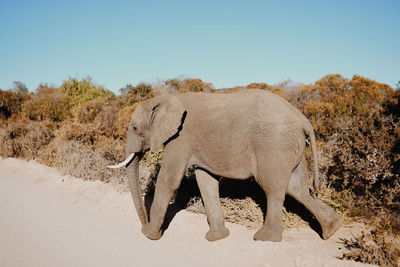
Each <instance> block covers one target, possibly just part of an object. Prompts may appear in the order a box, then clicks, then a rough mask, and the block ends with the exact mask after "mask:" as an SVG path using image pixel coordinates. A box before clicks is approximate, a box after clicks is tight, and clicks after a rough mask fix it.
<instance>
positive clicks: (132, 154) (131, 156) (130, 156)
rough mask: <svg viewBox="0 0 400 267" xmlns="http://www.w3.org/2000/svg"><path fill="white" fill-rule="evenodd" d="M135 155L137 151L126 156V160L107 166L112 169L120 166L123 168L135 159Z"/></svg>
mask: <svg viewBox="0 0 400 267" xmlns="http://www.w3.org/2000/svg"><path fill="white" fill-rule="evenodd" d="M134 156H135V153H131V154H129V156H128V157H127V158H126V160H124V161H123V162H121V163H119V164H117V165H110V166H107V168H110V169H118V168H122V167H125V166H126V165H128V163H129V162H130V161H131V160H132V159H133V157H134Z"/></svg>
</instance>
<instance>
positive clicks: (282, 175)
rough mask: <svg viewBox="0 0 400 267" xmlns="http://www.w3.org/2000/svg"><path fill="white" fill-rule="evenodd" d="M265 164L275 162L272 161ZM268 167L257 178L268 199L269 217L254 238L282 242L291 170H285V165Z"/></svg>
mask: <svg viewBox="0 0 400 267" xmlns="http://www.w3.org/2000/svg"><path fill="white" fill-rule="evenodd" d="M264 162H273V161H272V159H271V160H269V161H264ZM268 165H269V166H266V167H261V168H259V170H258V173H257V177H256V180H257V182H258V183H259V184H260V186H261V187H262V188H263V190H264V192H265V194H266V197H267V215H266V218H265V222H264V225H263V227H262V228H261V229H260V230H258V231H257V232H256V233H255V235H254V237H253V238H254V240H262V241H274V242H279V241H281V240H282V231H283V202H284V200H285V194H286V188H287V184H288V181H289V178H290V171H288V170H289V168H285V167H286V166H284V165H285V164H284V163H282V164H276V165H271V164H268ZM259 166H260V164H259Z"/></svg>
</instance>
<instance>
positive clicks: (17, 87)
mask: <svg viewBox="0 0 400 267" xmlns="http://www.w3.org/2000/svg"><path fill="white" fill-rule="evenodd" d="M10 90H11V91H13V92H15V93H18V94H27V93H28V88H27V87H26V85H25V84H24V83H23V82H20V81H14V82H13V86H12V87H11V88H10Z"/></svg>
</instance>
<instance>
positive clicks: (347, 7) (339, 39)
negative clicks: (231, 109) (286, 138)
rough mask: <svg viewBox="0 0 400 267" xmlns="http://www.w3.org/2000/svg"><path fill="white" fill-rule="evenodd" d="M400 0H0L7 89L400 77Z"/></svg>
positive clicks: (1, 73)
mask: <svg viewBox="0 0 400 267" xmlns="http://www.w3.org/2000/svg"><path fill="white" fill-rule="evenodd" d="M399 14H400V1H397V0H393V1H390V0H381V1H378V0H375V1H369V0H359V1H353V0H348V1H250V0H248V1H235V0H231V1H217V0H215V1H207V0H203V1H189V0H186V1H173V0H169V1H117V0H115V1H83V0H79V1H75V0H70V1H41V0H38V1H18V0H9V1H6V0H0V88H2V89H8V88H9V87H11V85H12V82H13V81H22V82H24V83H25V84H26V85H27V86H28V88H29V90H31V91H32V90H35V88H36V87H37V86H38V85H39V83H41V82H47V83H53V84H55V85H60V84H61V83H62V81H63V80H66V79H68V77H70V76H71V77H80V78H82V77H86V76H88V75H90V76H92V78H93V80H94V81H96V82H97V83H98V84H100V85H103V86H105V87H106V88H107V89H109V90H112V91H114V92H118V90H119V88H121V87H124V86H125V85H126V84H127V83H132V84H137V83H138V82H140V81H148V82H156V81H157V80H159V79H161V80H163V79H168V78H175V77H178V76H180V75H184V76H186V77H192V78H201V79H203V80H204V81H207V82H211V83H213V84H214V86H215V87H216V88H223V87H232V86H236V85H246V84H248V83H250V82H266V83H268V84H275V83H278V82H281V81H283V80H285V79H288V78H290V79H291V80H293V81H296V82H303V83H311V82H314V81H316V80H317V79H319V78H321V77H322V76H324V75H326V74H330V73H340V74H342V75H343V76H344V77H347V78H351V77H352V76H353V75H354V74H359V75H362V76H366V77H369V78H371V79H374V80H376V81H378V82H383V83H387V84H389V85H391V86H392V87H393V86H394V84H395V83H396V82H397V81H399V80H400V52H399V51H400V48H399V47H400V42H399V41H400V19H399Z"/></svg>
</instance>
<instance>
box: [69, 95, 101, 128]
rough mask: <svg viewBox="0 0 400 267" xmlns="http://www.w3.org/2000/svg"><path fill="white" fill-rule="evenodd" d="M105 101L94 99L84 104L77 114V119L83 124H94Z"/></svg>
mask: <svg viewBox="0 0 400 267" xmlns="http://www.w3.org/2000/svg"><path fill="white" fill-rule="evenodd" d="M104 104H105V101H104V100H103V99H94V100H90V101H86V102H84V103H82V104H81V105H80V107H79V109H78V112H77V115H76V116H77V119H78V120H79V122H81V123H88V122H93V121H94V119H95V118H96V116H97V114H99V112H100V111H101V110H102V108H103V106H104Z"/></svg>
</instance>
